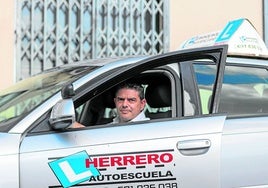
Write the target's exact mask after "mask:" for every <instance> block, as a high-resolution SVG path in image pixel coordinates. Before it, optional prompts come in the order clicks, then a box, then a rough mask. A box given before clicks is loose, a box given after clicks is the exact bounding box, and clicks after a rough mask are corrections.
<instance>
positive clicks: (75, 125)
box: [69, 121, 85, 128]
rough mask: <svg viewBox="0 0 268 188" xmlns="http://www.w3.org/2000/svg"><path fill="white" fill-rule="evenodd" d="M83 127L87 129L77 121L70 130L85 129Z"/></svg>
mask: <svg viewBox="0 0 268 188" xmlns="http://www.w3.org/2000/svg"><path fill="white" fill-rule="evenodd" d="M83 127H85V126H84V125H82V124H81V123H78V122H77V121H76V122H74V123H73V124H72V125H71V126H70V127H69V128H83Z"/></svg>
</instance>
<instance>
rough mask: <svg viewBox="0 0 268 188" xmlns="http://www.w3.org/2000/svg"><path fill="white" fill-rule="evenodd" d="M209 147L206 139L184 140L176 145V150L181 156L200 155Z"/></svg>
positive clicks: (209, 144) (208, 141)
mask: <svg viewBox="0 0 268 188" xmlns="http://www.w3.org/2000/svg"><path fill="white" fill-rule="evenodd" d="M210 146H211V142H210V140H208V139H200V140H184V141H179V142H178V143H177V148H178V150H179V151H180V153H181V154H183V155H188V156H190V155H201V154H204V153H206V152H207V151H208V150H209V148H210Z"/></svg>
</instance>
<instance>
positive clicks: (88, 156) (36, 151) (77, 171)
mask: <svg viewBox="0 0 268 188" xmlns="http://www.w3.org/2000/svg"><path fill="white" fill-rule="evenodd" d="M225 56H226V46H218V47H211V48H202V49H196V50H185V51H181V52H171V53H168V54H164V55H159V56H154V57H152V58H148V59H147V60H143V61H140V62H138V63H135V64H133V65H130V66H128V67H125V68H124V70H123V71H122V70H120V71H118V72H115V73H114V74H113V75H109V76H107V77H105V79H102V80H100V81H98V82H95V83H94V84H89V85H90V87H84V88H86V89H81V90H80V91H81V93H80V94H79V93H78V94H77V95H76V97H75V98H74V101H76V100H79V98H81V97H83V95H84V94H85V93H91V92H93V91H94V92H95V91H96V90H101V88H105V87H104V86H108V85H109V86H110V85H111V84H115V82H117V81H118V80H124V79H127V78H130V77H133V76H135V74H136V73H139V72H144V71H147V70H151V69H154V68H156V67H159V66H165V65H169V64H172V65H173V64H174V63H177V64H178V65H179V64H180V63H182V62H186V61H192V60H200V59H211V60H212V61H213V63H214V64H215V65H216V67H217V71H216V72H217V75H216V77H217V79H215V84H214V86H215V87H214V89H213V93H212V94H213V96H215V95H217V92H218V89H219V88H220V82H221V79H222V78H221V77H222V76H221V73H222V71H223V67H224V63H225V58H226V57H225ZM189 66H191V64H189ZM184 67H185V66H184ZM186 67H187V66H186ZM176 70H177V69H176ZM181 70H183V68H181V69H179V70H177V74H178V76H179V79H178V80H175V81H174V83H183V84H182V85H181V87H179V86H177V85H176V84H175V86H174V87H172V101H173V102H172V110H173V111H174V112H175V113H173V115H172V117H171V118H165V119H156V120H149V121H140V122H132V123H127V124H126V123H125V124H105V125H96V126H91V127H87V128H83V129H69V130H61V131H60V130H58V131H52V130H47V131H42V132H38V131H37V132H36V131H32V130H30V131H29V132H28V133H25V137H24V138H23V140H22V142H21V147H20V159H19V161H20V185H21V187H32V186H37V187H61V186H63V187H69V186H74V187H75V186H77V187H90V186H91V187H100V188H104V187H116V188H134V187H135V188H142V187H143V188H147V187H148V188H149V187H150V188H162V187H174V188H175V187H220V152H221V135H222V129H223V125H224V123H225V116H220V115H212V114H209V115H205V116H202V114H198V113H197V114H196V113H193V114H192V115H188V116H184V109H185V108H184V105H185V103H187V101H186V100H185V101H184V98H185V97H184V96H185V94H184V87H186V86H187V83H186V81H183V80H182V79H187V76H186V77H185V76H182V77H181V76H180V75H182V74H181ZM185 70H191V68H188V69H187V68H185ZM187 72H190V71H187ZM188 77H189V79H190V80H193V81H194V80H195V77H194V75H193V74H189V75H188ZM174 78H176V79H177V77H174ZM107 84H108V85H107ZM197 90H198V89H196V90H194V89H192V90H191V92H194V93H191V94H190V95H191V96H193V97H194V99H195V100H189V101H191V102H193V103H196V104H194V105H195V106H196V107H198V106H200V104H198V103H200V101H199V100H198V97H199V94H197ZM188 91H189V90H188ZM182 101H184V102H182ZM212 103H213V102H212ZM199 108H200V107H199ZM200 111H201V110H197V112H200ZM195 115H197V116H195ZM48 117H49V116H48V115H47V116H44V117H42V118H40V121H39V122H37V123H36V126H37V127H38V126H43V125H44V124H47V121H48Z"/></svg>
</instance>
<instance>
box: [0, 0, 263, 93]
mask: <svg viewBox="0 0 268 188" xmlns="http://www.w3.org/2000/svg"><path fill="white" fill-rule="evenodd" d="M16 1H17V0H0V29H1V30H0V65H1V68H0V90H1V89H3V88H5V87H7V86H9V85H11V84H12V83H14V81H15V72H16V70H15V66H14V65H15V55H14V52H15V45H14V41H15V40H14V26H15V15H16V14H15V12H16V11H15V2H16ZM169 2H170V49H171V50H175V49H177V48H178V47H179V46H180V44H181V43H182V42H183V41H184V40H186V39H189V38H190V37H192V36H195V35H198V34H204V33H208V32H213V31H218V30H220V29H222V28H223V27H224V26H225V24H227V22H228V21H229V20H233V19H237V18H242V17H245V18H248V19H249V20H250V21H251V22H252V24H253V25H254V26H255V28H256V29H257V31H258V32H259V33H260V34H261V35H262V32H263V20H262V19H263V10H262V0H224V1H222V0H203V1H198V0H169Z"/></svg>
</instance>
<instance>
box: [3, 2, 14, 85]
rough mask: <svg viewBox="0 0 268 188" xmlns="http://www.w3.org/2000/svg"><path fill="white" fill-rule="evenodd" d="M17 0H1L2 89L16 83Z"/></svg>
mask: <svg viewBox="0 0 268 188" xmlns="http://www.w3.org/2000/svg"><path fill="white" fill-rule="evenodd" d="M14 2H15V0H11V1H10V0H8V1H7V0H0V66H1V68H0V90H1V89H3V88H5V87H7V86H9V85H11V84H12V83H14V80H15V79H14V78H15V75H14V74H15V67H14V57H15V56H14V50H15V45H14V25H15V24H14V14H15V11H14V10H15V8H14Z"/></svg>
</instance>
